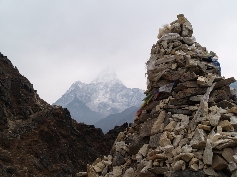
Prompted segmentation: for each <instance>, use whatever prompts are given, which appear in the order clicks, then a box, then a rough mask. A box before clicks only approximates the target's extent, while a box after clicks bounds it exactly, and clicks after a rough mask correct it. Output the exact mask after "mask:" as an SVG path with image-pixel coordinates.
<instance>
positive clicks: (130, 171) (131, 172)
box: [123, 167, 135, 177]
mask: <svg viewBox="0 0 237 177" xmlns="http://www.w3.org/2000/svg"><path fill="white" fill-rule="evenodd" d="M123 176H124V177H135V172H134V169H133V168H132V167H130V168H129V169H127V170H126V171H125V173H124V175H123Z"/></svg>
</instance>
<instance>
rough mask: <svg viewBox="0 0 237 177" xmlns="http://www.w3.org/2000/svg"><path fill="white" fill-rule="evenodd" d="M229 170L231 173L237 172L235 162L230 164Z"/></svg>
mask: <svg viewBox="0 0 237 177" xmlns="http://www.w3.org/2000/svg"><path fill="white" fill-rule="evenodd" d="M227 169H228V170H229V171H230V172H233V171H235V170H237V165H236V163H235V162H229V164H228V167H227Z"/></svg>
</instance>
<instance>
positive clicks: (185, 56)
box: [87, 14, 237, 177]
mask: <svg viewBox="0 0 237 177" xmlns="http://www.w3.org/2000/svg"><path fill="white" fill-rule="evenodd" d="M177 18H178V19H177V20H175V21H174V22H172V23H170V24H169V25H165V26H164V27H163V28H161V29H160V30H159V34H158V41H157V43H156V44H154V45H153V46H152V49H151V57H150V59H149V60H148V61H147V74H148V82H147V83H148V86H147V91H146V93H147V97H146V99H145V100H144V104H143V106H142V108H141V110H140V111H138V112H137V115H136V117H135V120H134V123H133V124H132V125H131V127H129V128H128V129H126V130H125V131H124V132H121V133H120V134H119V135H118V137H117V139H116V141H115V143H114V145H113V147H112V150H111V154H110V155H109V156H107V157H104V158H103V159H97V160H96V161H95V162H94V163H93V164H91V165H88V166H87V175H88V176H90V177H92V176H93V177H99V176H105V177H135V176H139V177H164V176H165V177H188V176H196V177H211V176H216V177H236V176H237V132H236V130H237V104H236V94H235V91H233V90H231V89H230V87H229V85H230V84H231V83H233V82H235V81H236V80H235V79H234V78H233V77H232V78H228V79H226V78H224V77H221V68H220V65H219V62H218V61H217V58H216V54H215V53H214V52H208V51H207V49H206V48H205V47H202V46H201V45H200V44H199V43H197V42H196V41H195V38H194V36H193V35H192V34H193V28H192V25H191V23H190V22H189V21H188V20H187V19H186V18H185V17H184V15H182V14H180V15H178V16H177Z"/></svg>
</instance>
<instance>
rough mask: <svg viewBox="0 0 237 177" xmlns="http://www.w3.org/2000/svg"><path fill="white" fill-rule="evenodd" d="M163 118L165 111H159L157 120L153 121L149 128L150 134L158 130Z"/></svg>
mask: <svg viewBox="0 0 237 177" xmlns="http://www.w3.org/2000/svg"><path fill="white" fill-rule="evenodd" d="M164 119H165V111H161V112H160V114H159V116H158V118H157V120H156V121H155V122H154V124H153V126H152V128H151V134H152V135H154V134H156V133H158V132H159V130H160V125H161V124H162V123H163V122H164Z"/></svg>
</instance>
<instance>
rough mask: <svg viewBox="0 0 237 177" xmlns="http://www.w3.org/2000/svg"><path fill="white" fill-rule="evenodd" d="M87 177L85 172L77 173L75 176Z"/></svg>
mask: <svg viewBox="0 0 237 177" xmlns="http://www.w3.org/2000/svg"><path fill="white" fill-rule="evenodd" d="M81 176H87V172H79V173H77V174H76V177H81Z"/></svg>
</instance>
